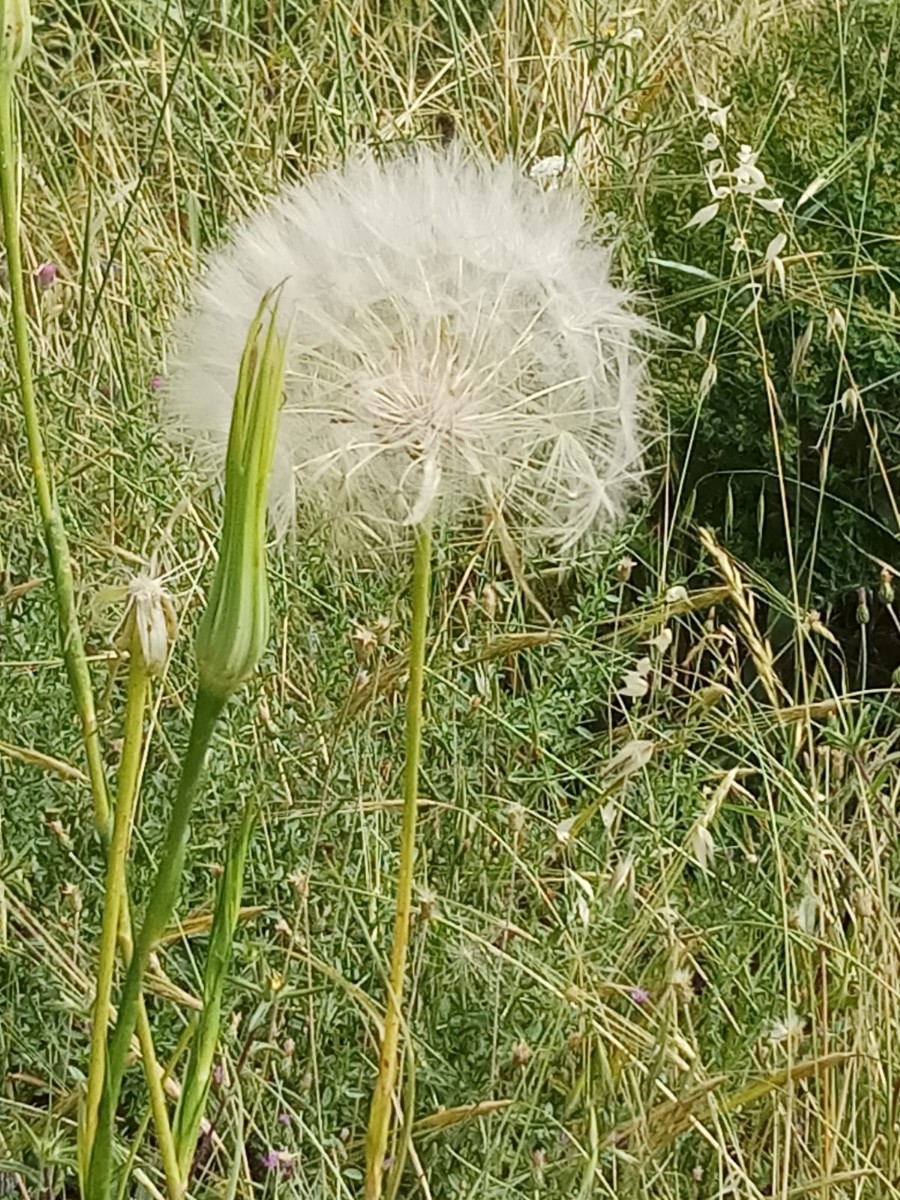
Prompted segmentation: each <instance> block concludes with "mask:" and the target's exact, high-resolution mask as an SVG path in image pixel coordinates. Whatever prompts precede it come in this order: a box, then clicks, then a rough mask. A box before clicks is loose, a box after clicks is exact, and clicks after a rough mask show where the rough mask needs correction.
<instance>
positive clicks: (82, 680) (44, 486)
mask: <svg viewBox="0 0 900 1200" xmlns="http://www.w3.org/2000/svg"><path fill="white" fill-rule="evenodd" d="M17 161H18V156H17V147H16V141H15V138H14V136H13V77H12V75H11V74H10V73H9V72H6V71H3V72H0V209H2V215H3V234H4V241H5V246H6V269H7V277H8V281H9V289H10V296H11V301H12V303H11V309H12V328H13V340H14V347H15V360H16V370H17V372H18V376H19V395H20V397H21V403H22V414H23V417H24V422H25V437H26V441H27V444H28V457H29V462H30V465H31V473H32V476H33V477H34V485H35V491H36V492H37V500H38V508H39V510H40V514H41V524H42V527H43V532H44V542H45V544H46V548H47V557H48V559H49V562H50V571H51V575H52V578H53V588H54V593H55V597H56V610H57V617H58V621H59V631H60V641H61V644H62V652H63V660H64V662H65V665H66V674H67V675H68V679H69V686H70V687H71V689H72V694H73V696H74V698H75V706H76V708H77V710H78V716H79V720H80V722H81V738H82V742H83V744H84V750H85V756H86V758H87V765H88V778H89V779H90V785H91V797H92V802H93V815H94V823H95V825H96V827H97V829H98V831H99V833H100V836H101V839H102V840H103V844H104V847H107V848H108V845H109V838H110V824H111V822H110V807H109V795H108V792H107V786H106V775H105V773H104V770H103V758H102V753H101V749H100V735H99V730H98V727H97V715H96V710H95V707H94V693H93V689H92V686H91V676H90V671H89V669H88V663H87V656H86V654H85V649H84V639H83V637H82V635H81V626H80V624H79V621H78V610H77V608H76V604H75V580H74V576H73V574H72V560H71V557H70V554H69V544H68V539H67V537H66V531H65V527H64V525H63V522H62V518H61V516H60V513H59V509H58V507H57V504H56V498H55V496H54V492H53V486H52V483H51V480H50V473H49V471H48V468H47V462H46V458H45V456H44V441H43V437H42V435H41V423H40V417H39V415H38V407H37V399H36V395H35V388H34V373H33V370H32V363H31V348H30V343H29V336H28V309H27V304H26V299H25V277H24V272H23V270H22V249H21V242H20V238H19V197H18V185H17V176H18V172H17ZM119 927H120V941H121V943H122V945H123V949H124V947H125V946H129V945H130V943H131V935H130V929H129V917H128V904H127V896H126V894H125V893H124V891H123V893H122V894H121V896H120V898H119ZM113 928H115V926H113ZM107 967H108V964H104V969H107ZM104 990H106V989H105V986H104V987H101V985H100V981H99V980H98V996H101V995H102V994H103V991H104ZM107 1006H108V991H107ZM101 1007H102V1002H101ZM99 1027H100V1028H101V1029H102V1031H103V1032H104V1034H105V1022H103V1024H102V1025H100V1026H99ZM95 1028H96V1025H95ZM138 1034H139V1037H140V1042H141V1053H142V1057H143V1059H144V1062H145V1065H146V1068H147V1082H148V1086H149V1087H150V1092H151V1096H153V1093H154V1091H155V1090H156V1089H155V1084H154V1082H153V1080H152V1070H153V1063H155V1061H156V1055H155V1052H154V1050H153V1040H152V1036H151V1032H150V1024H149V1021H148V1020H147V1014H146V1011H144V1009H143V1002H142V1003H141V1013H140V1015H139V1020H138ZM93 1058H94V1051H93V1047H92V1066H93ZM101 1065H102V1059H101ZM93 1069H94V1072H95V1074H96V1072H97V1071H98V1069H99V1068H98V1067H97V1066H93ZM101 1082H102V1078H101ZM96 1086H97V1084H96V1081H95V1082H94V1088H96ZM160 1086H161V1085H160ZM157 1099H158V1098H157ZM158 1108H159V1105H158V1103H157V1104H156V1105H155V1107H154V1115H155V1116H160V1115H161V1116H162V1117H166V1119H165V1121H164V1123H163V1124H161V1125H160V1124H158V1125H157V1136H158V1138H159V1142H160V1147H161V1149H162V1151H163V1159H164V1162H165V1159H166V1153H165V1148H166V1144H167V1142H168V1143H171V1132H170V1131H169V1127H168V1119H167V1116H166V1113H165V1103H164V1100H163V1107H162V1110H161V1113H160V1112H159V1111H157V1110H158ZM95 1111H96V1110H95ZM88 1127H90V1123H89V1126H88ZM91 1140H92V1137H91ZM88 1145H90V1141H89V1142H88ZM171 1157H172V1156H171V1155H169V1158H170V1159H171ZM170 1165H171V1163H170ZM167 1175H168V1172H167ZM173 1178H174V1177H173ZM170 1185H171V1179H170Z"/></svg>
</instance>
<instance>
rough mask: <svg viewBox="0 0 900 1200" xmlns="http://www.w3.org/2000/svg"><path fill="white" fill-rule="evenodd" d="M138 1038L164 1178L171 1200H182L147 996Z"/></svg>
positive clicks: (141, 1000)
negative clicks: (151, 1029)
mask: <svg viewBox="0 0 900 1200" xmlns="http://www.w3.org/2000/svg"><path fill="white" fill-rule="evenodd" d="M137 1036H138V1041H139V1042H140V1046H141V1059H142V1061H143V1064H144V1078H145V1079H146V1081H147V1091H148V1092H149V1093H150V1112H151V1114H152V1116H153V1127H154V1129H155V1130H156V1140H157V1142H158V1143H159V1157H160V1159H161V1160H162V1168H163V1174H164V1175H165V1177H166V1190H167V1192H168V1193H169V1200H181V1197H182V1196H183V1195H184V1190H183V1188H182V1185H181V1176H180V1174H179V1171H178V1156H177V1155H176V1153H175V1139H174V1137H173V1136H172V1126H171V1125H170V1124H169V1110H168V1108H167V1107H166V1089H165V1087H164V1084H163V1081H164V1079H165V1077H166V1073H165V1071H164V1070H163V1068H162V1067H161V1066H160V1064H159V1059H158V1058H157V1057H156V1048H155V1047H154V1045H153V1035H152V1033H151V1031H150V1018H149V1017H148V1016H147V1007H146V1005H145V1004H144V997H143V994H142V995H141V996H139V997H138V1011H137Z"/></svg>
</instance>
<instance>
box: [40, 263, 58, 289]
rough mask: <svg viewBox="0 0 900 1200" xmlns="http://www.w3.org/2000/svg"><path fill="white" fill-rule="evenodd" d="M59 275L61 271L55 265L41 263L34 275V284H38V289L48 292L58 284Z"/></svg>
mask: <svg viewBox="0 0 900 1200" xmlns="http://www.w3.org/2000/svg"><path fill="white" fill-rule="evenodd" d="M58 274H59V271H58V269H57V267H56V264H55V263H50V262H46V263H41V265H40V266H39V267H38V269H37V270H36V271H35V273H34V282H35V283H36V284H37V286H38V288H39V289H40V290H41V291H42V292H44V291H46V290H47V288H51V287H53V285H54V283H56V277H57V275H58Z"/></svg>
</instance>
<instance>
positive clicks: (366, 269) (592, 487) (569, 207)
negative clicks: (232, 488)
mask: <svg viewBox="0 0 900 1200" xmlns="http://www.w3.org/2000/svg"><path fill="white" fill-rule="evenodd" d="M282 280H283V281H284V290H283V293H282V301H281V312H282V313H283V314H285V316H286V318H287V319H289V320H290V332H289V338H288V359H287V377H286V383H285V389H286V394H285V404H284V409H283V413H282V417H281V426H280V432H279V439H278V450H277V456H276V466H275V473H274V476H273V482H272V504H273V511H274V512H275V514H276V519H278V517H279V515H280V516H281V517H282V518H283V517H284V516H285V514H287V513H293V512H294V510H295V506H296V505H298V504H299V505H300V506H301V507H302V508H303V509H305V510H307V511H312V512H316V513H318V514H319V515H320V516H321V517H322V518H323V519H324V520H325V521H326V522H327V523H328V525H329V526H330V528H331V529H332V530H333V531H334V533H335V535H336V537H337V539H338V541H339V542H343V543H346V541H347V540H349V541H350V542H351V543H352V544H354V545H356V546H359V545H360V544H362V545H366V546H369V547H371V548H372V549H377V548H378V547H379V546H384V545H388V546H391V545H394V544H396V542H397V541H398V539H399V538H401V537H402V536H403V533H404V530H408V528H409V527H410V526H411V525H414V524H416V523H417V522H420V521H423V520H425V519H426V518H433V519H434V520H436V521H439V522H440V521H445V520H450V519H454V518H457V517H459V516H461V515H462V514H463V513H464V511H465V510H466V509H467V508H468V509H472V508H474V509H476V510H479V509H480V510H481V511H482V512H483V511H484V510H485V509H486V508H490V509H493V510H494V511H499V512H501V513H502V515H503V518H504V520H505V522H506V524H507V526H508V527H509V528H510V529H511V530H512V531H513V532H514V533H517V534H518V538H519V542H520V544H521V545H522V546H523V548H524V549H526V550H527V551H531V550H536V549H540V550H543V551H546V552H548V553H555V554H559V555H568V554H570V553H571V552H572V551H573V550H574V549H576V548H578V547H579V546H581V545H582V544H583V543H584V541H585V539H586V538H588V537H589V536H590V535H592V534H595V533H597V532H600V533H602V532H603V531H604V530H606V529H608V528H609V527H610V526H611V525H612V523H613V522H614V521H615V520H616V519H617V518H618V517H620V516H621V514H622V512H623V510H624V505H625V503H626V501H627V499H628V496H629V494H630V493H631V492H632V490H633V486H634V483H635V481H636V479H637V478H638V477H639V474H640V441H641V436H640V418H641V414H642V396H643V372H642V366H641V356H640V354H639V352H638V350H637V349H636V346H635V336H636V335H638V334H639V333H640V331H641V329H642V326H643V323H642V321H641V319H640V318H639V317H637V316H635V315H634V314H633V313H632V312H630V311H629V310H628V308H627V306H626V303H625V297H624V296H623V295H622V293H621V292H619V291H617V290H616V289H615V288H614V287H613V286H612V285H611V283H610V281H609V253H608V251H607V250H606V249H604V248H602V247H600V246H598V245H596V244H592V242H591V240H590V235H589V231H588V230H587V228H586V225H585V218H584V210H583V207H582V206H581V204H580V203H579V202H578V200H577V199H576V198H575V197H574V196H573V195H571V194H570V193H568V192H566V191H564V190H556V191H544V190H542V189H541V188H539V187H538V186H536V184H535V183H534V182H532V181H530V180H529V179H527V178H525V177H523V176H522V175H521V174H520V172H519V171H518V170H517V169H516V168H515V166H514V165H513V164H511V163H503V164H500V165H494V164H485V163H479V162H475V161H471V160H467V159H466V158H464V157H463V156H462V155H460V154H455V153H453V154H439V153H433V152H428V151H419V152H417V153H416V154H415V155H413V156H411V157H408V158H403V159H401V160H399V161H395V162H392V163H390V164H388V165H383V164H379V163H376V162H374V161H372V160H370V159H367V160H362V161H356V162H353V163H352V164H351V165H349V166H346V167H343V168H340V169H336V170H333V171H330V172H327V173H324V174H321V175H319V176H317V177H314V178H313V179H312V180H311V181H310V182H308V183H306V184H304V185H302V186H297V187H293V188H291V189H289V190H288V191H286V192H284V193H283V194H282V195H281V196H280V197H279V198H278V199H277V200H275V202H274V203H273V204H272V205H271V206H270V207H269V208H268V209H267V210H266V211H264V212H261V213H259V214H258V215H256V216H254V217H253V218H252V219H251V220H250V221H249V222H248V223H247V224H246V225H245V226H244V227H243V228H242V229H240V230H239V231H238V233H237V234H236V236H235V237H234V239H233V240H232V242H231V243H230V245H229V246H227V247H226V248H225V249H224V250H221V251H220V252H218V253H217V254H215V255H214V256H213V257H212V260H211V262H210V264H209V269H208V271H207V272H206V275H205V277H204V279H203V282H202V283H201V284H200V286H199V287H198V289H197V293H196V303H195V304H194V306H193V308H192V310H191V311H190V312H189V313H188V314H187V315H186V316H185V317H184V318H183V319H182V321H181V323H180V327H179V328H178V329H177V331H176V341H177V347H176V358H175V360H174V363H173V370H172V373H171V381H170V384H169V386H168V388H167V389H166V391H165V393H164V397H163V405H164V411H165V412H166V413H167V415H168V416H169V417H170V418H172V419H173V420H174V422H175V423H176V424H177V425H178V426H179V427H180V428H181V429H183V430H184V431H185V432H186V433H187V434H188V435H189V436H190V437H191V439H192V440H194V439H196V440H198V441H200V442H205V443H206V444H207V445H211V446H212V447H213V448H216V447H218V453H219V454H220V455H224V446H225V444H226V442H227V436H228V425H229V420H230V416H231V403H232V396H233V393H234V385H235V382H236V378H237V369H238V364H239V360H240V349H241V347H242V346H243V344H244V340H245V338H246V334H247V328H248V326H249V324H250V321H251V320H252V318H253V315H254V313H255V312H256V310H257V306H258V304H259V298H260V296H261V295H262V294H263V293H264V292H265V291H266V290H267V289H269V288H271V287H273V286H274V285H276V284H278V283H280V282H281V281H282Z"/></svg>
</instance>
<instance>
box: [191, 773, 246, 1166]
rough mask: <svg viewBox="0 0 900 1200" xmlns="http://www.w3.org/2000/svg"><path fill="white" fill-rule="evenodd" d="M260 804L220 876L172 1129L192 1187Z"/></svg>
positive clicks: (233, 844)
mask: <svg viewBox="0 0 900 1200" xmlns="http://www.w3.org/2000/svg"><path fill="white" fill-rule="evenodd" d="M256 811H257V804H256V799H255V798H254V796H253V795H251V796H249V797H248V799H247V803H246V804H245V806H244V813H243V817H242V818H241V823H240V826H239V827H238V829H237V832H236V833H235V834H234V837H233V838H232V841H231V845H230V847H229V851H228V857H227V860H226V863H225V870H224V871H223V872H222V876H221V878H220V880H219V889H218V895H217V897H216V910H215V913H214V915H213V923H212V929H211V930H210V937H209V949H208V950H207V952H206V965H205V967H204V970H203V1011H202V1012H201V1014H200V1019H199V1021H198V1022H197V1028H196V1030H195V1031H194V1036H193V1038H192V1040H191V1053H190V1057H189V1059H188V1063H187V1066H186V1068H185V1072H184V1078H183V1080H182V1084H181V1096H180V1098H179V1100H178V1107H177V1109H176V1110H175V1118H174V1120H173V1122H172V1129H173V1134H174V1139H175V1146H176V1153H177V1156H178V1167H179V1171H180V1175H181V1184H182V1187H183V1189H184V1190H187V1187H188V1184H189V1182H190V1172H191V1167H192V1165H193V1162H194V1153H195V1151H196V1149H197V1138H198V1136H199V1133H200V1122H201V1120H202V1119H203V1110H204V1108H205V1106H206V1098H207V1094H208V1092H209V1085H210V1081H211V1079H212V1069H213V1063H214V1061H215V1054H216V1047H217V1045H218V1041H219V1032H220V1028H221V1023H222V999H223V996H224V993H225V983H226V980H227V978H228V970H229V968H230V966H231V955H232V947H233V944H234V931H235V928H236V926H237V922H238V917H239V915H240V911H241V893H242V891H243V884H244V864H245V862H246V859H247V849H248V847H249V844H250V834H251V833H252V831H253V824H254V821H255V820H256Z"/></svg>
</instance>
